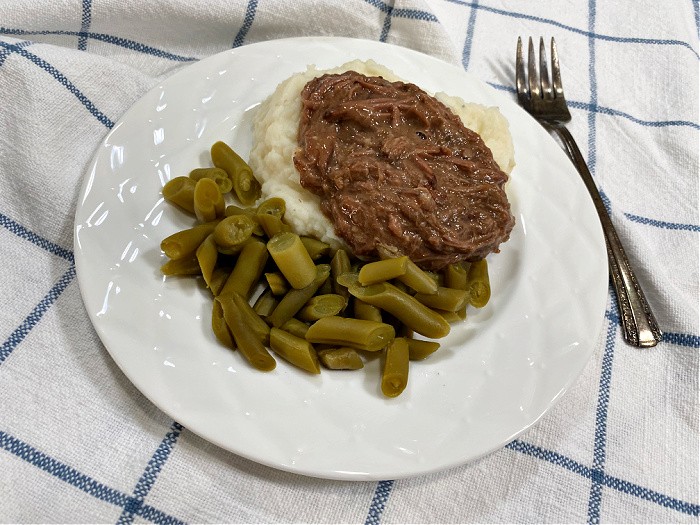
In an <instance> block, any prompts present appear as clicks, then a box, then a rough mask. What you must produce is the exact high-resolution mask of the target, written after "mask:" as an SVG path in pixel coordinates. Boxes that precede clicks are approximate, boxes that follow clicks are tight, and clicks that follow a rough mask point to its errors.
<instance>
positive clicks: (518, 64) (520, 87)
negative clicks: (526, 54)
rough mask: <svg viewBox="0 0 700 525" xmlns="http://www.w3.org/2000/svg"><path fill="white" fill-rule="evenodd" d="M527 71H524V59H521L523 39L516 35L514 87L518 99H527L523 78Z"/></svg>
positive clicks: (525, 76)
mask: <svg viewBox="0 0 700 525" xmlns="http://www.w3.org/2000/svg"><path fill="white" fill-rule="evenodd" d="M526 78H527V72H526V71H525V61H524V60H523V41H522V39H521V38H520V37H518V47H517V49H516V52H515V87H516V89H517V91H518V98H519V99H521V100H522V99H527V96H528V91H527V84H526V82H525V79H526Z"/></svg>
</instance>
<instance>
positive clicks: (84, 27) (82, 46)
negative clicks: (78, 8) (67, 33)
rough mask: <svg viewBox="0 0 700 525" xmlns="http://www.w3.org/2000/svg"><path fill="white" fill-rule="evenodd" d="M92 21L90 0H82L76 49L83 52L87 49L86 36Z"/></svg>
mask: <svg viewBox="0 0 700 525" xmlns="http://www.w3.org/2000/svg"><path fill="white" fill-rule="evenodd" d="M91 21H92V0H83V14H82V17H81V19H80V36H79V37H78V49H79V50H81V51H85V50H86V49H87V36H85V35H87V34H88V32H89V31H90V22H91Z"/></svg>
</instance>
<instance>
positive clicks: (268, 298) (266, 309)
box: [253, 288, 277, 317]
mask: <svg viewBox="0 0 700 525" xmlns="http://www.w3.org/2000/svg"><path fill="white" fill-rule="evenodd" d="M276 306H277V299H275V296H274V295H273V294H272V292H271V291H270V289H269V288H265V290H264V291H263V293H261V294H260V296H259V297H258V298H257V299H256V300H255V303H254V304H253V310H255V312H256V313H257V314H258V315H259V316H260V317H267V316H268V315H270V314H271V313H272V312H273V311H274V309H275V307H276Z"/></svg>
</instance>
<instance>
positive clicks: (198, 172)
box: [190, 168, 233, 193]
mask: <svg viewBox="0 0 700 525" xmlns="http://www.w3.org/2000/svg"><path fill="white" fill-rule="evenodd" d="M190 179H192V180H194V181H198V180H199V179H211V180H213V181H214V182H216V185H217V186H218V187H219V191H220V192H221V193H228V192H229V191H231V190H232V189H233V183H232V182H231V179H230V178H229V176H228V173H226V172H225V171H224V170H222V169H221V168H195V169H193V170H192V171H190Z"/></svg>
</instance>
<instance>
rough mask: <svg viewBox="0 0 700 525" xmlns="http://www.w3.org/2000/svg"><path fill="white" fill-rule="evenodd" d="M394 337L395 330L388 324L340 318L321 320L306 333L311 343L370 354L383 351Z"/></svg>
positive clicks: (333, 317)
mask: <svg viewBox="0 0 700 525" xmlns="http://www.w3.org/2000/svg"><path fill="white" fill-rule="evenodd" d="M394 336H395V332H394V328H393V327H392V326H390V325H388V324H386V323H377V322H375V321H366V320H364V319H352V318H349V317H338V316H332V317H324V318H322V319H319V320H318V321H316V322H315V323H314V324H312V325H311V326H310V327H309V330H308V331H307V332H306V339H307V341H309V342H311V343H322V344H329V345H335V346H349V347H352V348H356V349H358V350H367V351H370V352H376V351H377V350H381V349H382V348H384V347H385V346H386V345H388V344H389V343H390V342H391V341H393V340H394Z"/></svg>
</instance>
